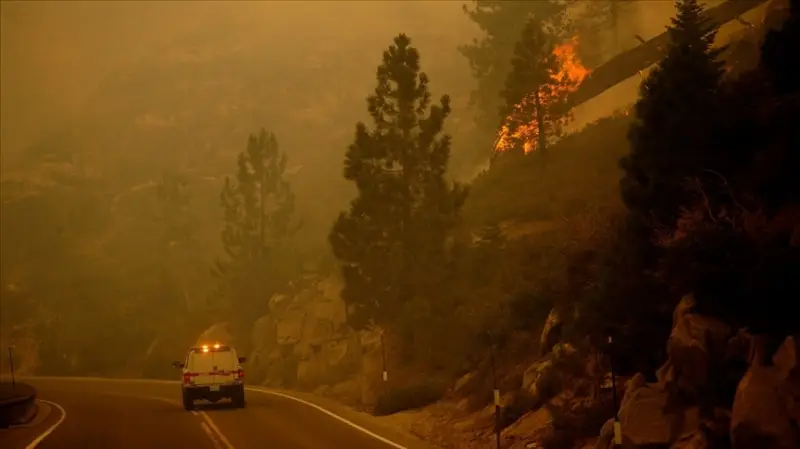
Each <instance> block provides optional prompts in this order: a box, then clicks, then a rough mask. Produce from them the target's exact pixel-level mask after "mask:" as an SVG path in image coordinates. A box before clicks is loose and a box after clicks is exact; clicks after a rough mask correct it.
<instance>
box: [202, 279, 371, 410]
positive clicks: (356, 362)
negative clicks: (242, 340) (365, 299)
mask: <svg viewBox="0 0 800 449" xmlns="http://www.w3.org/2000/svg"><path fill="white" fill-rule="evenodd" d="M306 284H307V286H306V287H305V288H302V289H300V290H299V291H298V292H297V293H295V294H294V295H275V296H273V297H272V298H270V299H269V314H267V315H264V316H262V317H260V318H258V320H256V322H255V324H254V325H253V329H252V333H251V342H250V347H251V348H252V351H251V352H250V354H249V357H248V364H247V365H248V374H249V376H250V378H251V379H255V380H257V381H258V382H260V383H262V384H264V385H269V386H275V387H292V388H301V389H307V390H314V391H317V392H318V393H320V394H326V395H332V396H335V397H337V398H338V399H340V400H343V401H345V402H350V403H367V404H369V403H372V402H373V401H374V393H373V392H374V388H373V387H372V386H373V385H375V384H376V382H377V380H379V378H380V376H381V372H382V367H381V364H380V360H381V359H380V345H379V343H380V339H379V334H377V333H376V332H360V333H359V332H356V331H354V330H353V329H351V328H350V327H349V326H347V323H346V320H347V315H346V306H345V303H344V301H343V300H342V299H341V297H340V295H339V292H340V291H341V288H342V282H341V280H340V279H339V278H338V277H337V276H329V277H325V278H312V279H306ZM225 327H226V326H225V324H224V323H220V324H215V325H214V326H211V327H210V328H209V329H207V330H206V331H205V332H204V333H203V335H201V337H200V338H201V339H212V340H213V339H219V340H223V339H226V338H230V337H229V334H228V332H227V330H226V328H225ZM226 341H227V340H226Z"/></svg>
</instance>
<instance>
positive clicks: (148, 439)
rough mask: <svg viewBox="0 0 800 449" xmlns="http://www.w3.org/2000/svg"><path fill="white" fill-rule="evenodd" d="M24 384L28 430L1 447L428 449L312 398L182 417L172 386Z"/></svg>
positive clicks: (0, 436) (263, 398)
mask: <svg viewBox="0 0 800 449" xmlns="http://www.w3.org/2000/svg"><path fill="white" fill-rule="evenodd" d="M26 382H28V383H30V384H32V385H33V386H35V387H36V388H37V389H38V390H39V393H38V398H39V399H40V402H39V407H40V413H39V415H38V416H37V418H36V419H34V421H33V422H32V423H30V424H29V425H27V426H22V427H16V428H12V429H8V430H3V431H0V446H2V447H3V449H34V448H36V449H73V448H81V449H106V448H108V449H128V448H131V449H132V448H136V449H140V448H148V449H157V448H170V449H175V448H192V449H233V448H236V449H251V448H252V449H264V448H269V449H430V448H431V446H429V445H427V444H425V443H424V442H422V441H420V440H417V439H415V438H412V437H410V436H408V435H406V434H401V433H399V432H397V431H395V430H393V429H389V428H386V427H385V426H384V425H382V423H379V422H378V421H377V420H375V419H374V418H372V417H370V416H368V415H364V414H361V413H358V412H354V411H352V410H348V409H346V408H344V407H341V406H338V405H336V404H334V403H329V402H325V401H324V400H321V399H315V398H313V397H311V396H303V395H300V396H297V395H295V394H292V396H294V398H289V397H286V396H282V394H285V393H282V392H274V391H271V390H263V389H258V390H256V389H248V391H247V392H246V399H247V407H246V408H244V409H234V408H231V407H229V406H228V405H227V404H222V403H218V404H215V405H210V404H209V405H206V406H204V405H200V406H199V408H198V409H197V410H195V411H192V412H187V411H185V410H184V409H183V407H182V406H181V402H180V385H179V384H178V383H177V382H172V383H171V382H163V381H138V380H105V379H79V378H75V379H57V378H36V379H26ZM298 399H299V400H298ZM320 401H322V402H320Z"/></svg>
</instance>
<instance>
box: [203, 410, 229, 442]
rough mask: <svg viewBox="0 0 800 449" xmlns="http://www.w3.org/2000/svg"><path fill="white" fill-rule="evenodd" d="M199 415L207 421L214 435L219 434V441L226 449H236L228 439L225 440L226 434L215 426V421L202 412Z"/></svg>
mask: <svg viewBox="0 0 800 449" xmlns="http://www.w3.org/2000/svg"><path fill="white" fill-rule="evenodd" d="M198 413H199V414H200V416H202V417H203V419H205V420H206V423H208V427H210V428H211V429H212V430H213V431H214V433H216V434H217V436H218V437H219V440H220V441H221V442H222V444H224V445H225V448H226V449H234V448H233V445H232V444H231V442H230V441H228V439H227V438H225V434H224V433H222V431H220V430H219V427H217V425H216V424H214V421H212V420H211V418H210V417H209V416H208V415H207V414H206V412H203V411H200V412H198Z"/></svg>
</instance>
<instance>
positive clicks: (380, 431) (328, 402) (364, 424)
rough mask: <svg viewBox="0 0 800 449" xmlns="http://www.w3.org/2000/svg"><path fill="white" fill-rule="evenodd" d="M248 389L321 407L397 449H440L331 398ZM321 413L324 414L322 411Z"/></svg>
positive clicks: (255, 387)
mask: <svg viewBox="0 0 800 449" xmlns="http://www.w3.org/2000/svg"><path fill="white" fill-rule="evenodd" d="M248 389H249V390H250V391H249V394H267V395H275V396H281V397H285V398H287V399H291V400H295V401H299V402H301V403H304V404H306V405H307V406H310V407H312V408H316V407H319V408H321V409H323V410H325V411H326V412H327V413H328V414H332V415H335V416H336V417H337V418H338V419H339V420H340V421H343V422H345V423H348V424H349V425H350V426H351V427H354V428H355V429H356V430H359V431H361V432H363V433H367V434H371V435H372V436H377V437H378V438H379V439H386V440H389V441H390V442H392V443H394V445H392V446H394V447H395V449H438V446H435V445H433V444H431V443H429V442H427V441H424V440H422V439H420V438H419V437H417V436H415V435H412V434H411V433H409V432H407V431H405V430H403V429H400V428H398V427H395V426H391V425H389V424H387V423H386V421H385V420H381V419H379V418H376V417H375V416H372V415H370V414H368V413H364V412H360V411H357V410H354V409H352V408H350V407H348V406H346V405H343V404H340V403H338V402H336V401H334V400H332V399H329V398H323V397H319V396H316V395H314V394H311V393H304V392H297V391H290V390H281V389H276V388H266V387H259V386H248ZM320 413H323V412H322V411H320Z"/></svg>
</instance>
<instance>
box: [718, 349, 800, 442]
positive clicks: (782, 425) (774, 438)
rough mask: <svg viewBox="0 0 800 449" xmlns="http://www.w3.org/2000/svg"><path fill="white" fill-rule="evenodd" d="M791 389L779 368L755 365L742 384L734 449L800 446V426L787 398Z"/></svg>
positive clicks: (733, 431) (735, 403)
mask: <svg viewBox="0 0 800 449" xmlns="http://www.w3.org/2000/svg"><path fill="white" fill-rule="evenodd" d="M789 390H791V386H790V385H787V382H786V380H784V379H782V378H781V370H780V368H779V367H777V366H771V367H765V366H760V365H758V364H754V365H752V366H751V367H750V369H749V370H748V371H747V373H746V374H745V376H744V377H743V378H742V380H741V382H739V387H738V388H737V390H736V398H735V399H734V401H733V411H732V415H731V430H730V432H731V433H730V435H731V442H732V447H733V449H747V448H753V447H764V448H767V447H769V448H773V449H796V448H797V447H800V439H799V438H800V436H798V432H797V425H796V423H793V419H795V418H793V417H792V416H791V410H790V408H791V403H790V402H791V401H790V400H788V399H787V396H789V395H790V394H789V393H790V392H789Z"/></svg>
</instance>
